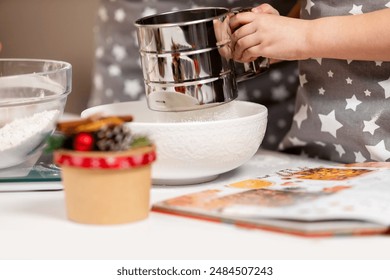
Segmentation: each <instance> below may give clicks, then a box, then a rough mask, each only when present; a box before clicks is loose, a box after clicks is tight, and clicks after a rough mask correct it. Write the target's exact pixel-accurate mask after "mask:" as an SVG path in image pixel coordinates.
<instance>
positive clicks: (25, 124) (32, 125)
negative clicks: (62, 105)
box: [0, 110, 60, 168]
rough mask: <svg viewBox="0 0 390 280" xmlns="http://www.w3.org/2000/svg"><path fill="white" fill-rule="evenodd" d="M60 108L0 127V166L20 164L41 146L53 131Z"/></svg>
mask: <svg viewBox="0 0 390 280" xmlns="http://www.w3.org/2000/svg"><path fill="white" fill-rule="evenodd" d="M59 114H60V111H59V110H50V111H43V112H39V113H35V114H34V115H31V116H28V117H23V118H19V119H15V120H13V121H12V122H9V123H7V124H6V125H4V126H3V127H1V128H0V157H1V160H0V168H6V167H9V166H13V165H15V164H19V163H20V162H22V161H23V160H24V159H25V158H26V156H27V155H28V154H29V153H30V152H32V151H33V150H34V149H36V148H37V147H39V146H40V145H41V144H42V142H43V141H44V138H45V137H46V136H47V134H48V133H50V132H51V130H52V129H53V127H54V125H55V121H56V119H57V118H58V116H59Z"/></svg>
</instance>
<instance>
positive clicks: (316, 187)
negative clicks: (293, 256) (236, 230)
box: [153, 162, 390, 237]
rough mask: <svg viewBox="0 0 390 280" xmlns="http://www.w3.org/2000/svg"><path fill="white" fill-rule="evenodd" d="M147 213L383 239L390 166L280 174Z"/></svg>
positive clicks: (389, 207)
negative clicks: (372, 235)
mask: <svg viewBox="0 0 390 280" xmlns="http://www.w3.org/2000/svg"><path fill="white" fill-rule="evenodd" d="M153 210H154V211H157V212H163V213H169V214H176V215H182V216H188V217H194V218H200V219H205V220H211V221H219V222H224V223H231V224H234V225H238V226H243V227H249V228H260V229H267V230H273V231H279V232H285V233H292V234H297V235H303V236H313V237H314V236H332V235H344V234H356V235H363V234H377V233H387V232H388V231H389V226H390V163H383V162H370V163H360V164H348V165H335V166H333V165H332V166H324V165H322V166H318V167H310V168H305V167H302V168H297V169H285V170H281V171H279V172H276V173H275V174H270V175H266V176H262V177H254V178H248V179H247V180H242V181H239V182H232V183H231V184H228V185H226V186H221V188H218V189H209V190H206V191H201V192H197V193H193V194H188V195H184V196H180V197H176V198H172V199H168V200H165V201H161V202H158V203H156V204H154V205H153Z"/></svg>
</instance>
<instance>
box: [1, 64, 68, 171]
mask: <svg viewBox="0 0 390 280" xmlns="http://www.w3.org/2000/svg"><path fill="white" fill-rule="evenodd" d="M71 75H72V67H71V65H70V64H69V63H66V62H62V61H53V60H37V59H0V170H1V172H0V173H1V174H0V176H2V174H8V173H7V172H8V171H7V169H9V168H13V167H15V166H19V165H23V166H22V167H23V168H25V169H28V168H31V167H32V166H33V165H34V163H35V161H36V160H37V159H38V157H39V155H40V154H41V153H42V148H43V146H44V144H45V142H46V138H47V136H48V135H50V134H51V133H52V132H53V131H54V129H55V127H56V123H57V120H58V118H59V117H60V116H61V114H62V112H63V110H64V107H65V103H66V99H67V96H68V94H69V93H70V91H71ZM5 176H6V175H5Z"/></svg>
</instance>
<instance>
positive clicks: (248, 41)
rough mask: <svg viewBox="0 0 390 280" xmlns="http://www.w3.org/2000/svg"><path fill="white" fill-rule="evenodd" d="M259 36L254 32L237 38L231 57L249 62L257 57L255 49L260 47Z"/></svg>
mask: <svg viewBox="0 0 390 280" xmlns="http://www.w3.org/2000/svg"><path fill="white" fill-rule="evenodd" d="M260 44H261V38H259V37H258V36H257V35H256V34H255V33H252V34H249V35H247V36H245V37H242V38H240V39H238V41H237V42H236V44H235V47H234V54H233V59H234V60H237V61H241V62H249V61H252V60H253V59H254V58H256V57H258V56H259V55H258V54H257V52H256V50H258V49H259V48H260Z"/></svg>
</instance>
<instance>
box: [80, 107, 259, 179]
mask: <svg viewBox="0 0 390 280" xmlns="http://www.w3.org/2000/svg"><path fill="white" fill-rule="evenodd" d="M95 113H101V114H103V115H125V114H127V115H132V116H133V118H134V120H133V122H131V123H128V125H129V126H130V128H131V131H132V132H133V133H134V134H138V135H148V136H149V137H150V138H151V139H152V140H153V141H154V142H155V144H156V146H157V161H156V162H155V163H154V164H153V168H152V179H153V183H154V184H163V185H185V184H196V183H202V182H206V181H210V180H213V179H215V178H216V177H217V176H218V175H219V174H221V173H224V172H227V171H230V170H232V169H235V168H237V167H239V166H240V165H242V164H244V163H245V162H246V161H248V160H249V159H250V158H251V157H252V156H253V155H254V154H255V153H256V151H257V150H258V148H259V146H260V144H261V142H262V140H263V137H264V133H265V130H266V125H267V109H266V107H264V106H263V105H260V104H257V103H251V102H245V101H232V102H229V103H227V104H223V105H220V106H216V107H211V108H207V109H202V110H195V111H188V112H157V111H152V110H149V109H148V107H147V105H146V102H145V101H132V102H123V103H116V104H108V105H100V106H96V107H93V108H89V109H87V110H85V111H84V112H82V114H81V116H82V117H87V116H89V115H92V114H95Z"/></svg>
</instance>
